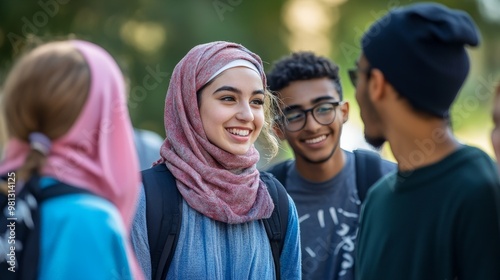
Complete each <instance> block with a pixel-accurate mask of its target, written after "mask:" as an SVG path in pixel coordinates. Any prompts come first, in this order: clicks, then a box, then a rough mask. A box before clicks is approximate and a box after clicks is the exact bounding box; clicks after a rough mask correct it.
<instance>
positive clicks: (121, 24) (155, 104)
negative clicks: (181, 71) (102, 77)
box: [0, 0, 500, 137]
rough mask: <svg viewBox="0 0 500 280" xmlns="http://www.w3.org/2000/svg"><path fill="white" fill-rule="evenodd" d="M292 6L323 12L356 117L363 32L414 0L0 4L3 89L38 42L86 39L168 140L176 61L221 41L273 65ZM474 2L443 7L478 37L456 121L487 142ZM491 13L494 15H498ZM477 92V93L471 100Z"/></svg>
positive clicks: (489, 37)
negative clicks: (467, 20)
mask: <svg viewBox="0 0 500 280" xmlns="http://www.w3.org/2000/svg"><path fill="white" fill-rule="evenodd" d="M297 1H302V2H304V3H305V4H304V3H302V4H304V5H303V7H308V6H307V5H306V4H307V3H306V2H309V4H310V3H312V2H315V3H316V4H317V5H316V6H317V7H324V9H323V10H322V11H320V12H323V13H326V15H327V16H326V19H327V20H329V21H328V22H327V23H326V25H325V24H323V25H321V26H323V27H321V26H320V27H321V28H323V29H322V30H323V31H322V32H323V35H324V36H326V38H327V41H328V42H327V43H328V44H327V45H328V48H324V49H325V50H326V53H322V54H323V55H327V56H329V57H330V58H332V59H333V60H334V61H336V62H337V63H338V64H339V65H340V67H341V71H342V78H343V80H344V83H343V85H344V88H345V95H346V98H347V99H350V100H351V108H353V109H352V115H354V116H355V115H357V114H358V113H357V106H356V104H355V102H354V98H353V88H352V86H351V85H350V83H349V82H347V81H348V79H347V74H346V70H347V69H348V68H350V67H352V66H353V65H354V62H355V60H356V58H357V57H358V56H359V39H360V37H361V34H362V32H363V31H365V30H366V28H367V27H368V26H369V24H370V23H372V22H373V21H374V20H375V19H376V18H378V17H380V16H382V15H383V14H385V13H386V12H387V11H388V10H389V9H390V8H392V7H396V6H401V5H407V4H411V3H415V2H418V1H410V0H406V1H394V0H382V1H381V0H376V1H366V0H357V1H355V0H350V1H344V0H288V1H285V0H273V1H250V0H184V1H173V0H129V1H116V0H109V1H98V0H87V1H77V0H39V1H14V0H2V1H1V2H0V61H1V63H0V82H3V79H4V78H5V75H6V73H7V71H8V70H9V68H10V67H11V65H12V63H13V61H15V59H16V57H17V56H19V55H20V54H21V53H22V52H23V50H25V49H29V48H30V47H32V46H33V45H34V44H36V43H38V42H40V41H49V40H53V39H64V38H68V37H73V38H80V39H85V40H89V41H92V42H94V43H97V44H99V45H101V46H102V47H104V48H105V49H107V50H108V51H109V52H110V53H111V54H112V55H113V56H114V57H115V58H116V59H117V61H118V63H119V64H120V67H121V68H122V70H123V72H124V73H125V75H126V77H127V80H128V81H129V89H130V95H129V104H130V112H131V115H132V119H133V122H134V125H135V126H137V127H140V128H145V129H150V130H154V131H156V132H158V133H160V134H161V135H165V132H164V129H163V105H164V99H165V93H166V90H167V87H168V83H169V79H170V73H171V72H172V70H173V68H174V67H175V65H176V63H177V62H178V61H179V60H180V59H181V58H182V57H183V56H184V55H185V54H186V53H187V52H188V51H189V50H190V49H191V48H192V47H193V46H195V45H197V44H200V43H204V42H209V41H214V40H226V41H233V42H237V43H241V44H243V45H244V46H246V47H247V48H249V49H250V50H252V51H254V52H256V53H257V54H259V55H260V56H261V58H262V60H263V61H264V63H265V67H266V69H269V68H270V67H271V65H272V62H273V61H274V60H276V59H278V58H280V57H281V56H283V55H286V54H288V53H290V51H291V50H296V47H295V48H294V47H293V46H291V43H290V42H291V41H290V38H291V36H299V37H297V38H300V36H301V34H300V32H301V31H300V30H294V29H297V26H296V25H294V22H295V23H296V21H295V19H294V18H293V16H292V17H290V15H288V17H287V16H286V13H285V12H286V11H287V9H289V8H290V7H291V4H292V3H291V2H297ZM477 1H481V0H477ZM477 1H473V0H468V1H452V0H446V1H440V3H443V4H446V5H448V6H449V7H453V8H459V9H464V10H466V11H467V12H469V13H470V15H471V16H472V17H473V18H474V20H475V21H476V23H477V24H478V26H479V27H480V29H481V32H482V38H483V42H482V45H481V47H480V48H478V49H477V50H473V51H471V60H472V71H471V74H470V76H469V79H468V81H467V83H466V85H465V87H464V90H463V93H462V96H461V98H460V102H462V100H467V96H473V98H475V100H476V101H477V102H476V103H477V105H474V104H475V103H474V104H472V103H469V106H468V107H463V106H462V109H460V110H467V111H466V113H467V114H463V113H462V116H461V119H460V122H459V123H458V122H457V125H458V127H457V128H458V129H460V127H464V128H468V127H475V126H476V127H477V124H478V123H479V124H481V127H483V130H482V131H483V132H482V133H484V134H485V137H487V134H488V131H486V129H487V125H485V124H487V123H488V122H489V119H490V118H489V111H490V109H489V108H490V107H489V106H490V105H489V102H490V101H491V99H490V95H491V94H489V93H491V92H492V91H493V86H494V84H495V82H497V81H498V80H500V79H499V77H500V51H498V50H499V49H500V36H498V35H499V33H498V30H499V24H498V23H493V22H490V21H487V20H485V18H484V17H483V16H482V15H481V14H480V9H479V7H480V5H479V4H478V2H477ZM318 5H322V6H318ZM301 7H302V6H301ZM497 7H498V6H497ZM301 12H304V13H306V12H307V11H306V9H304V10H303V11H301V10H300V9H298V10H297V9H296V11H295V13H296V14H297V13H298V15H300V13H301ZM493 14H494V13H493ZM497 14H498V16H499V17H500V10H499V11H498V13H497ZM292 15H293V14H292ZM318 18H319V17H316V16H315V15H314V14H312V15H311V14H309V15H308V17H306V18H305V21H304V22H305V23H308V22H309V23H314V22H317V21H318ZM297 20H298V18H297ZM297 22H299V21H297ZM318 24H321V22H319V23H318ZM294 26H295V27H294ZM324 26H326V27H324ZM299 27H300V26H299ZM325 28H326V29H325ZM299 31H300V32H299ZM294 32H295V33H294ZM297 32H298V34H297ZM409 32H411V31H409ZM294 34H295V35H294ZM313 34H314V33H313ZM313 37H314V36H313ZM313 37H311V38H313ZM305 43H307V42H305ZM306 45H307V44H306ZM403 64H404V62H402V65H403ZM485 81H486V82H485ZM477 92H481V95H476V96H474V94H475V93H477ZM478 96H481V98H478ZM482 97H484V98H482ZM469 102H472V101H470V100H469ZM463 108H465V109H463ZM484 108H488V109H487V110H485V109H484ZM459 113H460V112H459ZM465 115H467V116H465ZM355 117H356V116H355ZM354 119H355V118H354Z"/></svg>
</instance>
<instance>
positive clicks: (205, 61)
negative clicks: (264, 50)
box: [157, 42, 274, 224]
mask: <svg viewBox="0 0 500 280" xmlns="http://www.w3.org/2000/svg"><path fill="white" fill-rule="evenodd" d="M240 59H243V60H247V61H249V62H250V63H252V64H253V65H254V66H255V67H256V68H257V69H258V71H259V74H260V76H261V78H262V81H263V85H264V87H265V86H266V78H265V73H264V71H263V67H262V61H261V59H260V58H259V57H258V56H257V55H255V54H254V53H252V52H250V51H249V50H247V49H246V48H245V47H243V46H241V45H239V44H235V43H229V42H212V43H207V44H203V45H198V46H196V47H194V48H193V49H191V50H190V51H189V52H188V54H187V55H186V56H185V57H184V58H183V59H182V60H181V61H180V62H179V63H178V64H177V66H176V67H175V69H174V72H173V74H172V77H171V80H170V85H169V88H168V92H167V97H166V101H165V117H164V122H165V130H166V135H167V137H166V139H165V142H164V143H163V145H162V147H161V150H160V155H161V159H160V160H159V161H158V162H157V164H160V163H164V164H166V165H167V167H168V168H169V170H170V171H171V172H172V174H173V175H174V177H175V178H176V180H177V188H178V189H179V191H180V193H181V195H182V196H183V198H184V199H185V200H186V202H187V203H188V204H189V205H190V206H191V207H192V208H194V209H195V210H197V211H198V212H200V213H202V214H204V215H205V216H208V217H210V218H212V219H214V220H217V221H221V222H225V223H231V224H236V223H245V222H248V221H252V220H258V219H263V218H268V217H270V216H271V213H272V211H273V209H274V204H273V201H272V199H271V197H270V195H269V192H268V191H267V187H266V186H265V184H264V183H263V182H262V181H261V180H260V176H259V171H258V170H257V167H256V164H257V162H258V160H259V152H258V151H257V149H256V148H255V147H254V146H253V145H252V147H251V148H250V149H249V151H248V152H247V153H246V154H245V155H234V154H231V153H229V152H227V151H225V150H222V149H220V148H219V147H217V146H215V145H213V144H212V143H211V142H210V141H209V140H208V139H207V136H206V134H205V131H204V129H203V125H202V121H201V118H200V114H199V107H198V101H197V92H198V90H200V88H202V87H203V86H204V85H205V84H206V83H207V82H208V81H209V79H211V77H212V76H213V75H214V74H215V73H216V72H217V71H218V70H219V69H221V68H223V67H224V66H225V65H227V64H228V63H230V62H232V61H235V60H240ZM216 78H217V77H215V79H216Z"/></svg>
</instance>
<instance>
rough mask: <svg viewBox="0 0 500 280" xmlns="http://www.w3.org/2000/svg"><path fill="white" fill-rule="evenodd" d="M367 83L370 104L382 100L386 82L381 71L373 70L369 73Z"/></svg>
mask: <svg viewBox="0 0 500 280" xmlns="http://www.w3.org/2000/svg"><path fill="white" fill-rule="evenodd" d="M370 75H371V77H370V80H369V81H368V93H369V96H370V100H371V101H372V102H376V101H380V100H381V99H383V98H384V94H385V84H386V80H385V77H384V74H383V73H382V71H380V70H378V69H376V68H374V69H372V70H371V73H370Z"/></svg>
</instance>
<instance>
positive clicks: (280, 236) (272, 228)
mask: <svg viewBox="0 0 500 280" xmlns="http://www.w3.org/2000/svg"><path fill="white" fill-rule="evenodd" d="M285 174H286V173H285ZM260 179H261V180H262V181H264V183H265V184H266V186H267V189H268V191H269V194H270V195H271V197H272V199H273V202H274V210H273V213H272V214H271V217H270V218H268V219H264V220H263V222H264V226H265V228H266V233H267V236H268V238H269V242H270V245H271V251H272V254H273V259H274V268H275V273H276V280H280V278H281V272H280V268H281V265H280V257H281V252H282V251H283V246H284V243H285V236H286V232H287V227H288V195H287V192H286V190H285V188H284V187H283V186H282V185H280V184H277V183H276V181H275V180H274V177H273V175H272V174H269V173H267V172H261V173H260Z"/></svg>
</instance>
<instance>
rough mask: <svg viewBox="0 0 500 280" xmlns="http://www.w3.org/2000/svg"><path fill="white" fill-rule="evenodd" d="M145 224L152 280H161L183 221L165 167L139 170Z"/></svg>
mask: <svg viewBox="0 0 500 280" xmlns="http://www.w3.org/2000/svg"><path fill="white" fill-rule="evenodd" d="M142 182H143V185H144V191H145V194H146V225H147V228H148V242H149V250H150V254H151V279H153V280H155V279H161V280H164V279H165V278H166V276H167V272H168V268H169V266H170V263H171V262H172V258H173V256H174V252H175V247H176V244H177V239H178V236H179V232H180V228H181V227H180V224H181V220H182V203H181V202H182V200H181V195H180V193H179V191H178V189H177V186H176V182H175V178H174V176H173V175H172V173H171V172H170V171H169V170H168V168H167V167H166V166H165V164H158V165H156V166H154V167H152V168H149V169H146V170H143V171H142Z"/></svg>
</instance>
